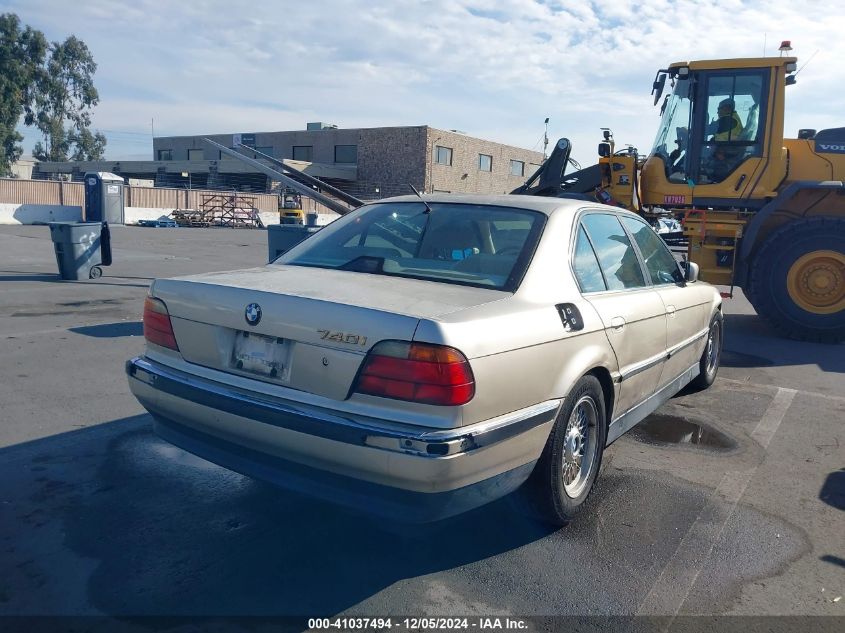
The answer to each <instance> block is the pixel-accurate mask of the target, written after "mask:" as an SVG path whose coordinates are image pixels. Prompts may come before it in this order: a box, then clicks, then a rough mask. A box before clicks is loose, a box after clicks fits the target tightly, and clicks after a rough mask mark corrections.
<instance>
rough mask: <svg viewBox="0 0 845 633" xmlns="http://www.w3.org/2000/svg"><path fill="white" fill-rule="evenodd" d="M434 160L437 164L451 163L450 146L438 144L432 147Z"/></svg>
mask: <svg viewBox="0 0 845 633" xmlns="http://www.w3.org/2000/svg"><path fill="white" fill-rule="evenodd" d="M434 162H435V163H437V164H438V165H451V164H452V148H451V147H443V146H441V145H438V146H436V147H435V148H434Z"/></svg>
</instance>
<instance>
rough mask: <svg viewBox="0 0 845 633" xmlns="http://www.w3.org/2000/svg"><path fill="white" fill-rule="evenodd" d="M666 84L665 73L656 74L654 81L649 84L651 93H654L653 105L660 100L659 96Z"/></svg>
mask: <svg viewBox="0 0 845 633" xmlns="http://www.w3.org/2000/svg"><path fill="white" fill-rule="evenodd" d="M665 85H666V75H665V73H664V74H658V75H657V77H656V78H655V80H654V83H653V84H652V85H651V94H653V95H654V105H657V102H658V101H660V97H662V96H663V88H664V86H665Z"/></svg>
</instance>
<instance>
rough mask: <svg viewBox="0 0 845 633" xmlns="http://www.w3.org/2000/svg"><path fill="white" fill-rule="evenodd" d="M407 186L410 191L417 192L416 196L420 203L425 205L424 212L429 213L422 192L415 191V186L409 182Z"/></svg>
mask: <svg viewBox="0 0 845 633" xmlns="http://www.w3.org/2000/svg"><path fill="white" fill-rule="evenodd" d="M408 186H409V187H410V188H411V191H413V192H414V193H415V194H417V198H419V199H420V200H422V203H423V204H424V205H425V212H426V213H431V207H430V206H428V202H426V201H425V199H424V198H423V197H422V194H421V193H420V192H419V191H417V188H416V187H414V185H412V184H411V183H408Z"/></svg>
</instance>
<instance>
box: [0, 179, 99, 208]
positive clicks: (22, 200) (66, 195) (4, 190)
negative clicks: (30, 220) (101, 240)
mask: <svg viewBox="0 0 845 633" xmlns="http://www.w3.org/2000/svg"><path fill="white" fill-rule="evenodd" d="M84 199H85V185H82V184H80V183H75V182H60V181H46V180H18V179H15V178H0V203H6V204H58V205H65V206H69V207H81V206H82V204H83V201H84Z"/></svg>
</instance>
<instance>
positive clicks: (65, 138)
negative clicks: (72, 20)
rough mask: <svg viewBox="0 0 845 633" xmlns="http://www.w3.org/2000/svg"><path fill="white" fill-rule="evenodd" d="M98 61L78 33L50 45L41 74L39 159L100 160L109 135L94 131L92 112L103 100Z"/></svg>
mask: <svg viewBox="0 0 845 633" xmlns="http://www.w3.org/2000/svg"><path fill="white" fill-rule="evenodd" d="M96 71H97V64H96V63H95V62H94V57H93V56H92V55H91V51H90V50H88V47H87V46H86V45H85V42H83V41H82V40H80V39H79V38H77V37H76V36H74V35H71V36H70V37H68V38H67V39H66V40H65V41H64V42H61V43H59V42H53V43H52V44H51V45H50V59H49V61H48V62H47V66H46V69H45V72H44V73H42V75H41V76H40V82H39V85H38V91H37V97H36V116H35V124H36V126H37V127H38V129H39V130H40V131H41V133H42V134H43V135H44V144H43V145H42V144H41V143H40V142H39V143H37V144H36V145H35V148H34V149H33V152H32V153H33V156H34V157H35V158H37V159H39V160H50V161H65V160H68V157H69V155H70V158H72V159H73V160H97V159H99V158H102V156H103V151H104V150H105V146H106V137H105V136H103V135H102V134H101V133H99V132H97V133H92V132H91V129H90V127H91V111H92V109H93V108H94V106H95V105H97V103H98V102H99V100H100V96H99V94H98V93H97V89H96V88H95V87H94V73H95V72H96Z"/></svg>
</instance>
